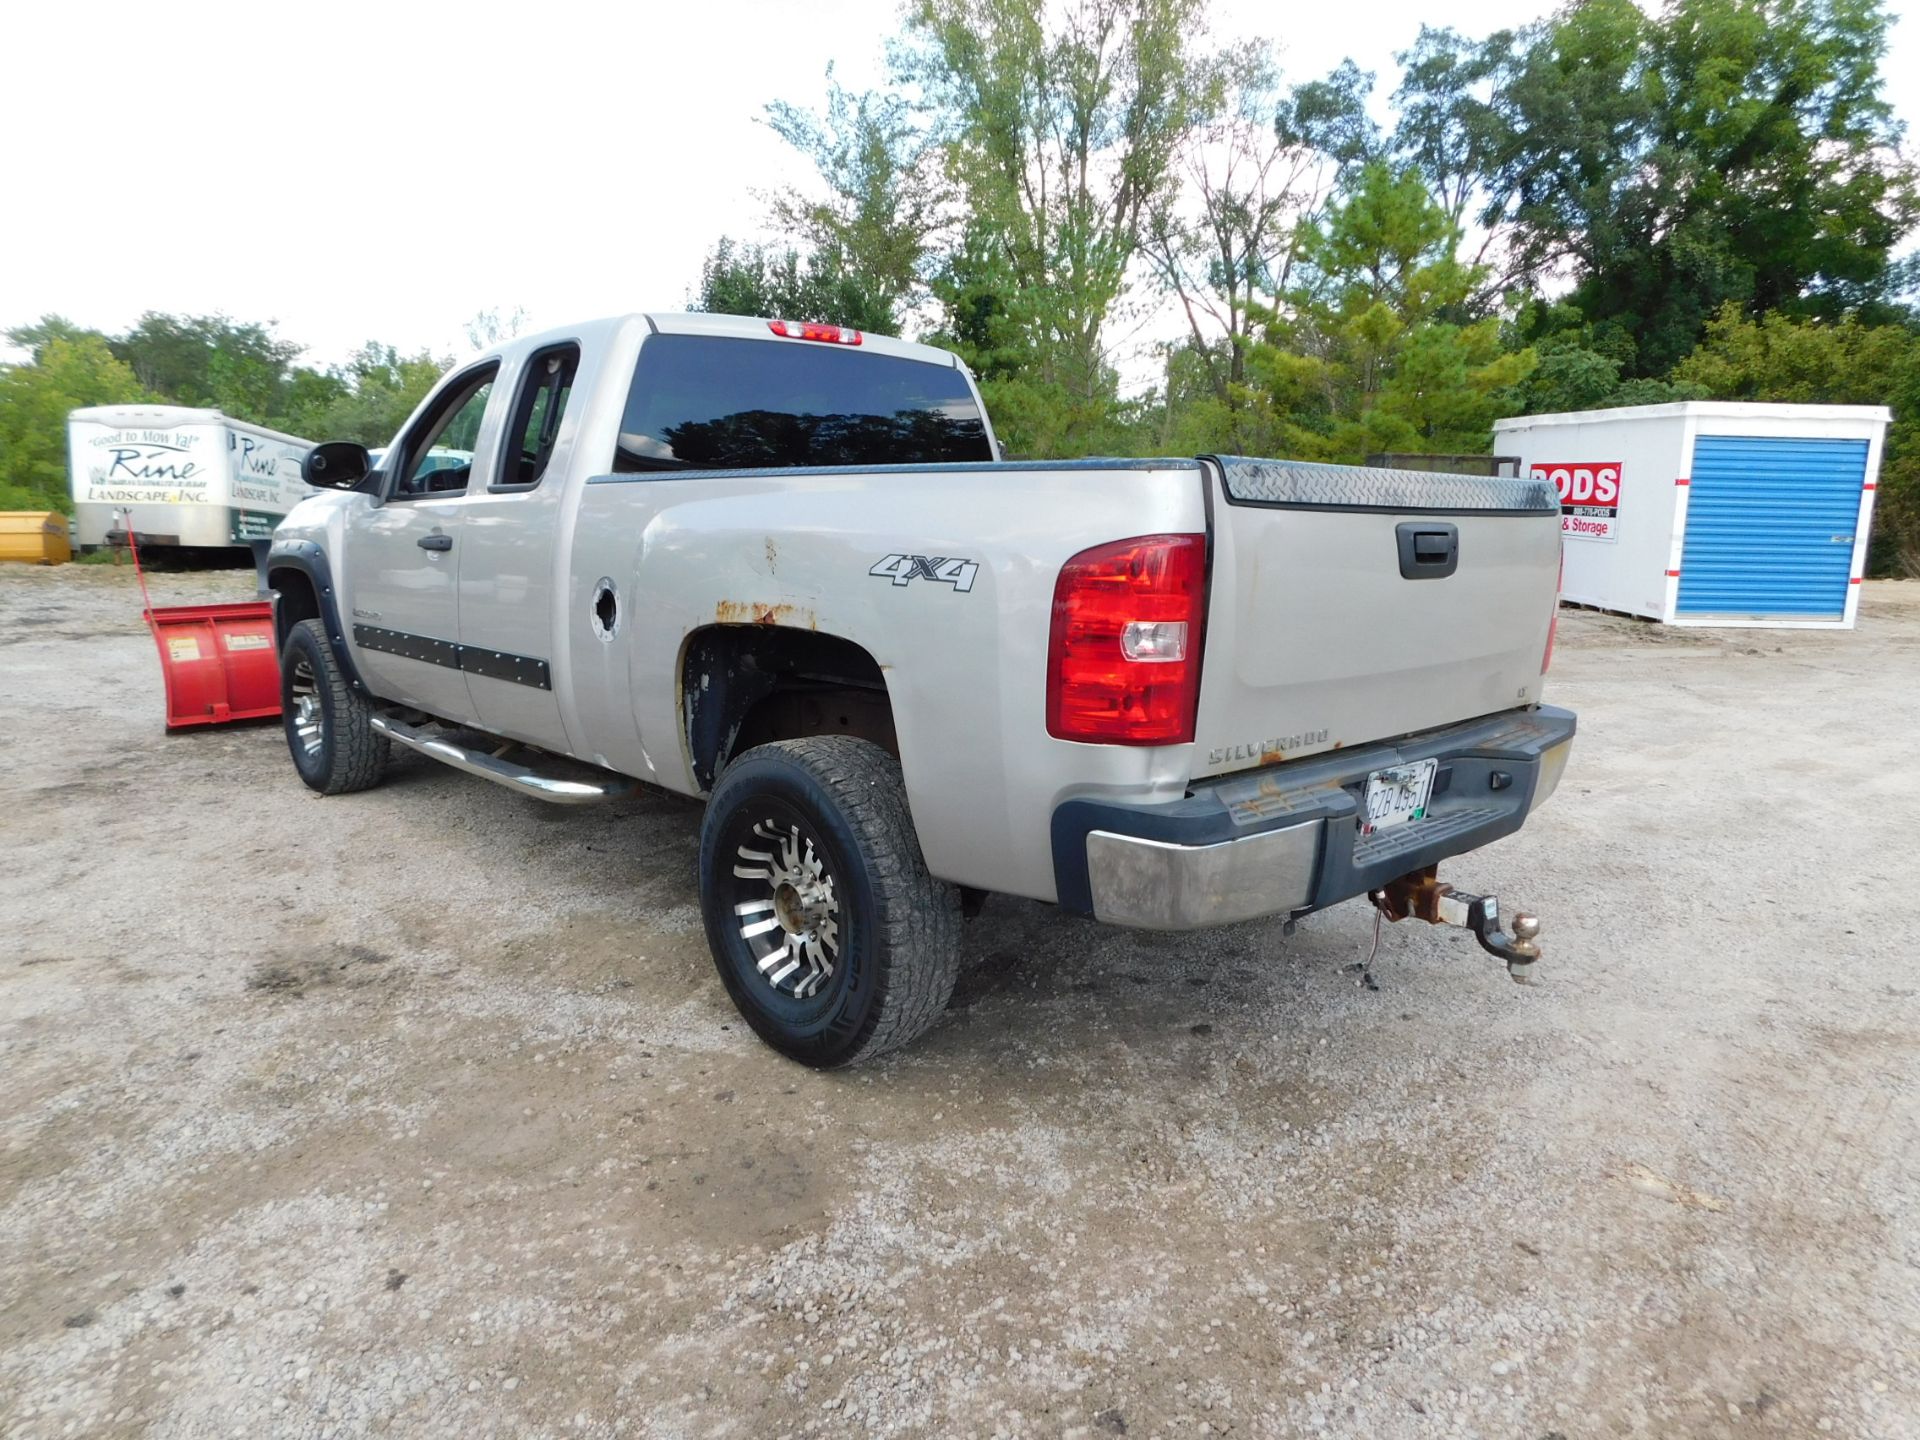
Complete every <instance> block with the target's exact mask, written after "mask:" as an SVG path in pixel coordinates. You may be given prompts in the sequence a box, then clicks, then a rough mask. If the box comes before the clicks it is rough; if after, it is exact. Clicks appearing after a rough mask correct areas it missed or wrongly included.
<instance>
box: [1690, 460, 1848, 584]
mask: <svg viewBox="0 0 1920 1440" xmlns="http://www.w3.org/2000/svg"><path fill="white" fill-rule="evenodd" d="M1866 475H1867V442H1866V441H1864V440H1788V439H1761V438H1757V437H1748V436H1738V435H1702V436H1701V437H1700V438H1699V439H1698V440H1696V441H1694V445H1693V475H1692V477H1691V478H1692V482H1693V483H1692V490H1691V494H1690V497H1689V499H1688V501H1687V535H1686V543H1685V545H1684V546H1683V547H1682V550H1681V559H1680V598H1679V603H1678V607H1677V608H1678V610H1679V612H1680V613H1681V614H1695V615H1702V614H1705V615H1778V616H1782V617H1802V616H1804V617H1807V618H1820V619H1838V618H1839V617H1840V616H1841V614H1842V613H1844V611H1845V610H1846V605H1847V581H1848V580H1849V579H1850V578H1851V575H1852V570H1853V530H1854V526H1855V525H1856V524H1857V523H1858V521H1859V519H1860V487H1861V485H1862V484H1863V483H1864V482H1865V480H1866Z"/></svg>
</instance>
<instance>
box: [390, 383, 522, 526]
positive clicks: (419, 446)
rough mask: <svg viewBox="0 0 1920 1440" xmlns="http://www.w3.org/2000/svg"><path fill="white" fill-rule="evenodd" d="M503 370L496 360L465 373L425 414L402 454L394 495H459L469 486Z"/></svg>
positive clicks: (394, 497) (414, 496)
mask: <svg viewBox="0 0 1920 1440" xmlns="http://www.w3.org/2000/svg"><path fill="white" fill-rule="evenodd" d="M499 373H500V367H499V365H498V364H492V365H483V366H481V367H480V368H479V369H477V370H473V371H471V372H469V373H468V374H466V375H463V376H461V377H460V379H459V380H457V381H455V382H454V383H453V384H452V385H450V386H449V387H448V388H447V390H446V393H445V394H443V395H442V396H441V397H440V400H439V403H438V404H436V405H435V406H434V408H433V409H432V410H430V411H428V412H427V414H426V415H424V416H423V417H422V418H421V420H420V423H419V424H418V425H416V426H415V427H414V429H413V432H412V433H411V434H410V435H408V437H407V442H406V446H405V448H404V450H403V452H402V453H401V455H400V457H399V465H398V468H397V478H396V479H395V481H394V486H393V491H392V494H391V496H390V498H391V499H395V500H414V499H418V498H419V497H421V496H423V495H458V494H461V493H462V492H463V491H465V490H466V488H467V481H468V479H469V478H470V476H471V473H472V470H473V448H474V445H475V444H476V443H477V442H478V441H479V438H480V422H481V420H482V419H484V418H485V416H486V413H487V402H488V401H489V400H490V399H492V398H493V382H494V380H495V379H496V378H497V377H498V375H499Z"/></svg>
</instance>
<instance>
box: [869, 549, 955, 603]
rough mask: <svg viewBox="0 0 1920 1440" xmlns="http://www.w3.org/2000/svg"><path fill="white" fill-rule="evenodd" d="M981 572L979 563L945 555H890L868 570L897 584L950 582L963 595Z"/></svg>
mask: <svg viewBox="0 0 1920 1440" xmlns="http://www.w3.org/2000/svg"><path fill="white" fill-rule="evenodd" d="M979 573H980V565H979V562H977V561H974V560H950V559H948V558H947V557H946V556H944V555H889V556H887V557H886V558H885V559H884V560H882V561H880V563H879V564H877V565H875V566H874V567H873V568H872V569H871V570H869V571H867V574H869V575H877V576H879V577H880V578H881V579H883V580H891V581H892V582H893V583H894V584H895V585H905V584H908V583H909V582H910V581H914V580H932V581H934V582H935V583H936V584H940V585H951V586H953V588H954V589H955V590H956V591H958V592H959V593H960V594H962V595H964V594H966V593H967V591H969V590H971V589H973V577H974V576H976V575H978V574H979Z"/></svg>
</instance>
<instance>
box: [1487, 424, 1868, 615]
mask: <svg viewBox="0 0 1920 1440" xmlns="http://www.w3.org/2000/svg"><path fill="white" fill-rule="evenodd" d="M1892 418H1893V417H1892V414H1891V412H1889V411H1888V410H1886V409H1884V408H1881V407H1878V406H1867V405H1740V404H1730V403H1726V402H1722V401H1685V402H1682V403H1679V404H1674V405H1633V406H1627V407H1625V408H1622V409H1618V410H1580V411H1573V412H1571V413H1568V414H1564V415H1523V416H1518V417H1516V418H1514V419H1511V420H1496V421H1495V422H1494V425H1493V432H1494V435H1493V448H1494V452H1495V453H1496V454H1499V455H1514V456H1518V457H1519V459H1520V461H1521V472H1522V473H1523V474H1527V475H1536V476H1540V477H1542V478H1544V479H1550V480H1552V481H1553V482H1554V484H1555V485H1556V486H1557V487H1558V489H1559V491H1560V507H1561V520H1560V530H1561V535H1562V537H1563V539H1564V541H1565V546H1564V548H1565V553H1566V573H1565V577H1564V579H1563V582H1562V585H1561V592H1560V593H1561V595H1562V597H1563V598H1565V599H1567V600H1570V601H1575V602H1577V603H1579V604H1582V605H1595V606H1599V607H1600V608H1602V609H1605V610H1619V611H1623V612H1625V613H1626V614H1629V615H1645V616H1647V617H1649V618H1650V619H1654V620H1664V621H1667V622H1669V623H1671V624H1676V625H1738V626H1811V627H1819V626H1826V627H1834V628H1851V627H1852V625H1853V618H1854V612H1855V611H1856V610H1857V609H1858V607H1859V603H1860V577H1861V574H1862V573H1863V570H1864V567H1865V565H1866V556H1867V527H1868V524H1869V522H1870V521H1871V520H1872V518H1873V495H1874V485H1875V482H1876V480H1877V478H1878V476H1879V474H1880V447H1881V442H1882V441H1883V439H1884V438H1885V435H1886V430H1887V422H1888V421H1889V420H1891V419H1892Z"/></svg>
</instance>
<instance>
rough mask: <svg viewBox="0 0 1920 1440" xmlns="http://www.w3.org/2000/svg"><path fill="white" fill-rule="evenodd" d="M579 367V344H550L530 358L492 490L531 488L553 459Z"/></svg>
mask: <svg viewBox="0 0 1920 1440" xmlns="http://www.w3.org/2000/svg"><path fill="white" fill-rule="evenodd" d="M579 368H580V347H579V346H578V345H551V346H548V347H547V348H546V349H545V350H536V351H535V352H534V353H533V354H532V355H531V356H530V357H529V358H528V360H527V368H526V372H525V374H524V375H523V377H522V378H521V381H520V394H519V395H518V396H517V397H516V398H515V400H514V404H513V415H512V417H511V419H510V420H509V421H508V424H507V440H506V443H505V444H504V445H503V446H502V447H501V453H500V474H499V478H498V479H497V480H495V481H494V485H493V488H494V489H496V490H522V489H524V490H531V489H532V488H533V487H534V486H535V485H538V484H539V483H540V477H541V476H543V475H545V474H546V473H547V465H548V463H549V462H551V461H552V459H553V450H554V445H555V444H556V443H557V442H558V440H559V438H560V422H561V421H562V420H563V419H565V418H566V413H567V397H568V396H569V395H571V394H572V392H573V377H574V374H575V372H576V371H578V370H579Z"/></svg>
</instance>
